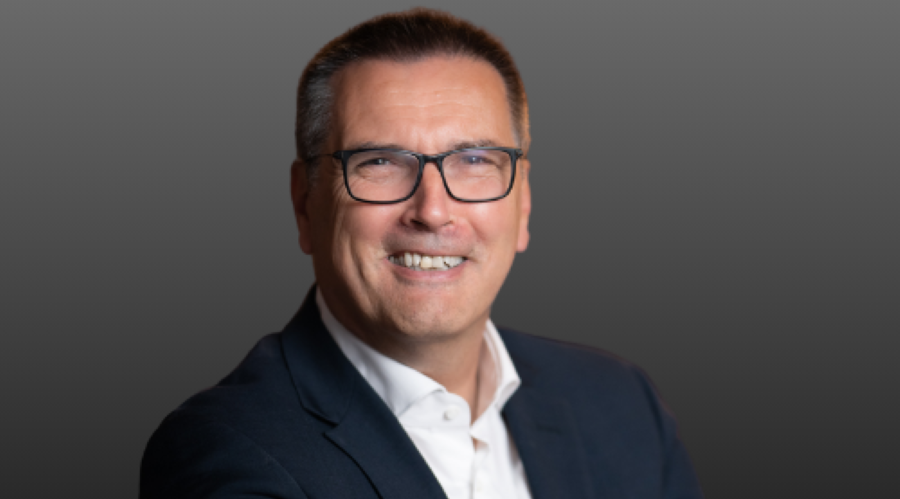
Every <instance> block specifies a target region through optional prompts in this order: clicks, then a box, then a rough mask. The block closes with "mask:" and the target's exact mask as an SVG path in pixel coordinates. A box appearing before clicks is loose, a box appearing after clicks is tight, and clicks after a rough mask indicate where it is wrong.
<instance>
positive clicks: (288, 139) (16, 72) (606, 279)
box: [0, 0, 900, 498]
mask: <svg viewBox="0 0 900 499" xmlns="http://www.w3.org/2000/svg"><path fill="white" fill-rule="evenodd" d="M410 5H412V4H410V3H406V2H378V3H368V2H355V3H352V4H350V3H339V2H334V3H312V2H304V3H300V2H277V3H262V2H252V3H251V2H240V3H239V2H216V3H212V2H201V3H196V2H191V3H187V2H146V3H145V4H144V5H136V4H132V3H130V2H127V3H126V2H121V3H119V2H108V3H100V2H63V1H58V2H55V3H54V4H49V3H47V2H18V1H17V2H10V1H9V0H4V2H3V4H2V7H0V71H2V78H0V137H2V138H0V141H2V147H0V229H2V231H0V238H2V239H0V257H2V259H0V303H2V305H0V307H2V314H0V331H2V335H0V356H2V358H0V380H2V384H3V396H2V399H0V400H2V404H0V405H2V410H0V418H2V421H3V425H2V428H3V440H2V445H0V458H2V462H0V477H2V482H0V495H3V496H4V497H134V496H135V495H136V493H137V479H138V467H139V462H140V457H141V453H142V451H143V447H144V444H145V443H146V441H147V439H148V438H149V436H150V434H151V432H152V431H153V429H154V428H155V427H156V425H157V424H158V423H159V422H160V420H161V419H162V418H163V417H164V415H165V414H166V413H168V412H169V411H170V410H172V409H173V408H174V407H175V406H176V405H178V404H179V403H180V402H181V401H182V400H184V399H185V398H186V397H188V396H189V395H190V394H192V393H194V392H196V391H197V390H199V389H202V388H204V387H207V386H210V385H212V384H214V383H215V382H216V381H217V380H218V379H220V378H221V377H222V376H224V375H225V374H226V373H227V372H228V371H229V370H230V369H231V368H232V367H233V366H235V365H236V364H237V363H238V362H239V361H240V359H241V358H242V357H243V355H244V354H245V353H246V352H247V351H248V349H249V348H250V347H251V346H252V345H253V343H254V342H255V341H256V340H257V339H258V338H259V337H260V336H262V335H263V334H265V333H268V332H272V331H277V330H280V329H281V327H282V326H283V325H284V324H285V322H286V321H287V320H288V319H289V318H290V316H291V315H292V313H293V312H294V310H295V308H296V307H297V306H298V304H299V302H300V300H301V299H302V298H303V296H304V294H305V293H306V290H307V288H308V287H309V285H310V284H311V282H312V273H311V265H310V262H309V260H308V259H307V258H306V257H305V256H303V255H302V254H301V252H300V251H299V249H298V248H297V244H296V230H295V228H294V225H293V220H292V214H291V207H290V202H289V197H288V166H289V164H290V162H291V160H292V157H293V144H292V130H293V125H292V119H293V112H292V107H293V105H294V90H295V86H296V81H297V78H298V76H299V74H300V71H301V70H302V68H303V66H304V65H305V63H306V62H307V61H308V60H309V58H310V57H311V56H312V55H313V53H314V52H315V51H316V50H317V49H318V48H319V47H320V46H321V45H323V44H324V43H325V42H326V41H328V40H329V39H331V38H332V37H333V36H336V35H337V34H339V33H340V32H342V31H343V30H344V29H346V28H348V27H349V26H351V25H352V24H355V23H357V22H359V21H362V20H363V19H365V18H367V17H369V16H371V15H373V14H376V13H380V12H383V11H386V10H396V9H398V8H405V7H407V6H410ZM434 5H437V4H434ZM898 5H900V3H898V2H896V1H885V2H859V1H847V2H834V1H803V2H798V1H764V2H760V1H754V2H743V3H739V4H738V3H732V2H712V1H708V2H609V3H587V2H585V3H575V2H557V3H549V2H548V3H541V4H533V5H528V6H522V5H517V4H513V3H507V2H502V3H501V2H488V1H482V2H456V3H454V4H452V6H450V5H449V4H446V5H444V7H445V8H448V9H449V10H450V11H452V12H454V13H456V14H459V15H461V16H463V17H466V18H469V19H471V20H473V21H475V22H476V23H477V24H481V25H484V26H486V27H487V28H489V29H490V30H492V31H493V32H495V33H496V34H497V35H499V36H500V37H501V38H502V39H503V40H504V41H505V42H506V43H507V45H508V46H509V48H510V50H511V51H512V52H513V54H514V55H515V56H516V58H517V61H518V63H519V65H520V68H521V71H522V74H523V76H524V79H525V83H526V87H527V90H528V93H529V96H530V100H531V115H532V123H533V125H532V130H533V135H534V147H533V150H532V154H531V157H532V162H533V165H534V169H533V177H532V182H533V189H534V215H533V218H532V225H531V226H532V234H533V240H532V245H531V248H530V249H529V251H528V252H527V253H525V254H523V255H521V256H520V258H519V259H518V260H517V261H516V264H515V268H514V269H513V273H512V275H511V276H510V278H509V280H508V282H507V284H506V286H505V287H504V289H503V291H502V292H501V295H500V297H499V299H498V301H497V303H496V306H495V313H494V317H495V320H496V321H497V322H499V323H501V324H505V325H508V326H512V327H515V328H519V329H522V330H525V331H530V332H534V333H538V334H542V335H546V336H549V337H553V338H560V339H566V340H572V341H577V342H582V343H586V344H590V345H596V346H602V347H604V348H606V349H609V350H611V351H613V352H615V353H617V354H619V355H622V356H624V357H626V358H628V359H631V360H633V361H635V362H636V363H638V364H639V365H641V366H643V367H644V368H645V369H646V370H647V371H648V372H649V373H650V375H651V376H652V377H653V379H654V380H655V381H656V383H657V385H658V386H659V388H660V390H661V392H662V394H663V396H664V397H665V399H666V400H667V401H668V403H669V405H670V406H671V407H672V408H673V410H674V411H675V412H676V414H677V415H678V417H679V420H680V423H681V431H682V435H683V438H684V440H685V442H686V444H687V446H688V449H689V451H690V453H691V454H692V456H693V458H694V461H695V464H696V467H697V470H698V473H699V475H700V479H701V481H702V483H703V486H704V488H705V490H706V492H707V494H708V496H709V497H729V498H759V497H783V498H795V497H900V486H898V482H897V480H896V476H897V472H898V471H897V470H898V469H900V459H898V455H900V454H898V446H900V430H898V427H897V425H896V423H897V421H898V420H900V403H898V402H900V401H898V392H900V386H898V385H900V383H898V379H900V362H898V361H897V354H898V339H897V335H898V332H900V312H898V308H900V307H898V302H900V285H898V282H900V263H898V258H897V255H898V254H900V252H898V250H900V234H898V222H900V220H898V218H900V195H898V193H897V191H898V187H900V172H898V169H900V166H898V165H900V153H898V142H900V141H898V137H900V97H898V89H900V64H898V63H900V59H898V51H900V7H898Z"/></svg>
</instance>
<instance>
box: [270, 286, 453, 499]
mask: <svg viewBox="0 0 900 499" xmlns="http://www.w3.org/2000/svg"><path fill="white" fill-rule="evenodd" d="M282 345H283V347H284V352H285V358H286V361H287V364H288V367H289V369H290V371H291V376H292V378H293V380H294V386H295V387H296V389H297V394H298V396H299V398H300V402H301V403H302V404H303V406H304V407H305V408H306V409H307V410H308V411H310V412H312V413H313V414H316V415H317V416H319V417H321V418H323V419H325V420H326V421H329V422H331V423H332V424H334V425H335V426H334V427H333V428H332V429H330V430H328V431H326V432H325V436H326V438H328V439H329V440H331V441H332V442H333V443H334V444H335V445H337V446H338V447H339V448H341V449H342V450H343V451H344V452H345V453H346V454H347V455H348V456H350V458H352V459H353V461H355V462H356V464H357V465H358V466H359V467H360V468H361V469H362V470H363V472H364V473H365V474H366V476H367V477H368V478H369V480H370V481H371V482H372V484H373V485H374V486H375V488H376V489H377V490H378V493H379V495H380V496H381V497H382V498H383V499H402V498H410V499H429V498H434V499H438V498H441V499H446V495H444V491H443V489H442V488H441V486H440V484H439V483H438V481H437V479H436V478H435V477H434V474H433V473H432V472H431V469H430V468H429V467H428V464H427V463H425V460H424V459H423V458H422V456H421V454H419V451H418V449H416V447H415V444H413V443H412V441H411V440H410V439H409V436H408V435H407V433H406V431H405V430H404V429H403V427H402V426H401V425H400V422H399V421H398V420H397V418H396V417H395V416H394V414H393V413H392V412H391V411H390V409H389V408H388V406H387V405H386V404H385V403H384V401H383V400H381V398H380V397H379V396H378V394H377V393H375V391H374V390H373V389H372V387H371V386H369V384H368V383H367V382H366V380H365V379H364V378H363V377H362V375H360V374H359V372H358V371H357V370H356V368H355V367H353V364H351V363H350V361H349V360H347V358H346V357H345V356H344V354H343V352H341V350H340V348H339V347H338V346H337V344H336V343H335V342H334V340H333V339H332V337H331V335H330V334H329V333H328V331H327V330H326V329H325V325H324V324H323V323H322V319H321V317H320V316H319V309H318V307H317V306H316V302H315V287H313V288H312V290H310V292H309V294H308V295H307V297H306V300H304V303H303V305H302V306H301V307H300V311H299V312H297V315H296V316H295V317H294V319H292V320H291V322H290V323H289V324H288V326H287V327H286V328H285V330H284V334H283V335H282Z"/></svg>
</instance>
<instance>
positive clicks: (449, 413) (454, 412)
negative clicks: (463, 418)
mask: <svg viewBox="0 0 900 499" xmlns="http://www.w3.org/2000/svg"><path fill="white" fill-rule="evenodd" d="M458 415H459V407H456V406H455V405H451V406H450V407H448V408H447V410H446V411H444V419H446V420H447V421H450V420H452V419H454V418H456V416H458Z"/></svg>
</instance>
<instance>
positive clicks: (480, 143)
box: [345, 139, 497, 152]
mask: <svg viewBox="0 0 900 499" xmlns="http://www.w3.org/2000/svg"><path fill="white" fill-rule="evenodd" d="M472 147H497V143H496V142H494V141H493V140H490V139H482V140H463V141H460V142H454V143H453V144H451V145H450V148H449V149H447V150H448V151H456V150H458V149H470V148H472ZM358 149H399V150H402V151H406V150H408V149H407V148H405V147H403V146H401V145H399V144H392V143H388V142H373V141H365V142H354V143H351V144H350V145H348V146H347V147H346V149H345V150H347V151H355V150H358ZM414 152H419V151H414Z"/></svg>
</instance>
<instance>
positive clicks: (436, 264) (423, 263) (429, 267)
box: [388, 253, 466, 271]
mask: <svg viewBox="0 0 900 499" xmlns="http://www.w3.org/2000/svg"><path fill="white" fill-rule="evenodd" d="M388 260H390V262H391V263H393V264H394V265H399V266H401V267H406V268H408V269H413V270H422V271H434V270H437V271H441V270H450V269H452V268H453V267H456V266H457V265H459V264H461V263H463V262H464V261H466V258H465V257H462V256H431V255H421V254H419V253H402V254H399V255H391V256H389V257H388Z"/></svg>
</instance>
